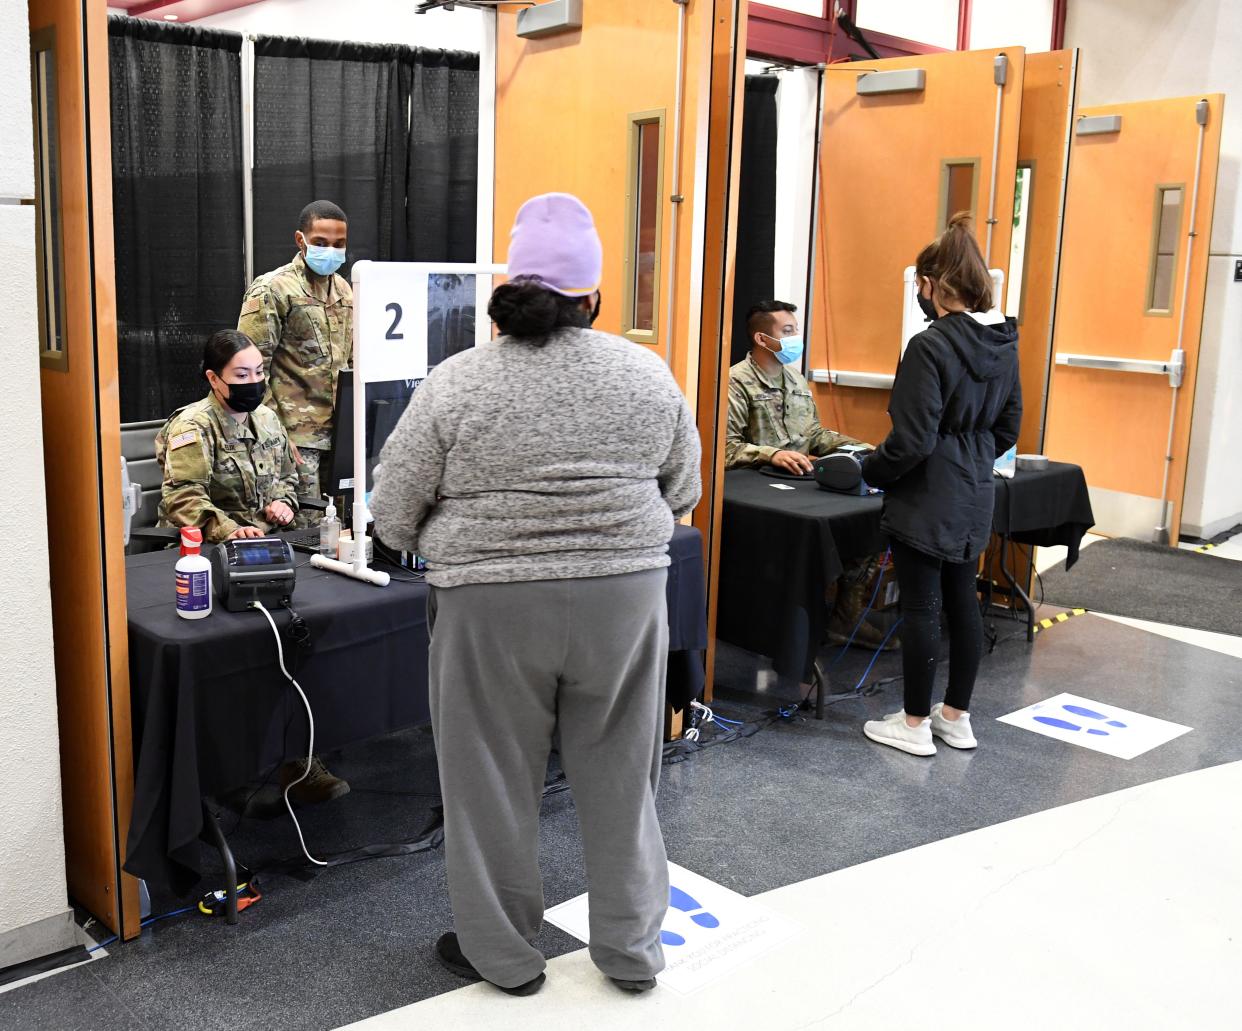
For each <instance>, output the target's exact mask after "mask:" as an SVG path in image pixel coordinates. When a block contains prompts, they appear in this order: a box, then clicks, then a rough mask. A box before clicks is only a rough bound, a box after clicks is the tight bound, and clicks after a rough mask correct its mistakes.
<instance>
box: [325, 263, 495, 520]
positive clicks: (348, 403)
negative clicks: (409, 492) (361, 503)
mask: <svg viewBox="0 0 1242 1031" xmlns="http://www.w3.org/2000/svg"><path fill="white" fill-rule="evenodd" d="M475 297H476V291H475V277H474V276H472V275H463V274H460V273H434V274H431V275H429V276H428V277H427V326H426V333H427V368H428V371H430V370H431V369H434V368H435V367H436V366H437V365H439V364H440V362H442V361H444V359H446V358H448V357H450V356H452V355H454V354H457V353H458V352H459V351H465V350H467V349H468V348H471V347H473V346H474V343H475V303H476V301H475ZM421 383H422V380H420V379H418V380H385V381H383V382H377V383H368V384H367V413H366V416H367V418H366V426H367V439H366V456H367V470H366V475H367V485H368V489H370V487H371V486H372V485H373V484H374V482H375V478H374V475H373V474H374V471H375V466H376V464H377V463H378V462H379V456H380V452H381V451H382V450H383V448H384V444H385V443H386V442H387V440H388V437H389V435H390V434H391V433H392V431H393V430H394V429H396V427H397V423H398V422H400V421H401V416H402V415H404V414H405V410H406V408H407V407H408V406H409V404H410V400H411V399H412V398H413V397H414V394H415V392H416V391H417V390H418V387H419V384H421ZM330 465H331V468H330V470H329V473H328V480H327V483H328V491H329V493H331V494H332V496H333V497H338V496H340V495H342V494H351V493H352V492H353V489H354V482H355V479H354V377H353V373H352V371H351V370H349V369H342V370H341V373H340V375H339V376H338V377H337V381H336V407H335V411H334V413H333V424H332V459H331V463H330Z"/></svg>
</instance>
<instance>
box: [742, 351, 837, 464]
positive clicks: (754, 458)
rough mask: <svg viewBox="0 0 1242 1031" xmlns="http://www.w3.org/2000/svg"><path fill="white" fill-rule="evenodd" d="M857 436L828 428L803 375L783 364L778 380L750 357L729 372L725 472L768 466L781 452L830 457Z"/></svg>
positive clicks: (777, 375) (777, 376)
mask: <svg viewBox="0 0 1242 1031" xmlns="http://www.w3.org/2000/svg"><path fill="white" fill-rule="evenodd" d="M856 443H858V441H856V440H854V438H853V437H847V436H846V435H845V434H844V433H837V432H836V431H835V430H826V429H824V427H823V426H821V425H820V422H819V412H818V411H817V410H816V408H815V398H814V397H812V396H811V388H810V387H809V386H807V382H806V380H805V379H803V378H802V375H801V373H799V372H797V371H795V370H794V369H791V368H790V367H789V366H788V365H786V366H782V368H781V370H780V372H778V373H777V374H776V376H775V377H773V376H771V375H769V374H768V373H766V372H764V371H763V369H761V368H760V367H759V364H758V362H756V361H755V360H754V358H752V357H751V356H750V355H747V356H746V357H745V358H744V359H743V360H742V361H740V362H738V363H737V364H736V365H735V366H733V368H731V369H730V370H729V421H728V426H727V429H726V431H725V468H726V469H739V468H742V467H744V466H755V465H768V464H769V463H770V462H771V461H772V456H773V455H775V454H776V452H778V451H800V452H802V454H804V455H826V454H828V452H829V451H831V450H832V449H833V448H837V447H840V446H841V445H842V444H856Z"/></svg>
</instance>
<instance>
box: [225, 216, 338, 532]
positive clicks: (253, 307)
mask: <svg viewBox="0 0 1242 1031" xmlns="http://www.w3.org/2000/svg"><path fill="white" fill-rule="evenodd" d="M346 232H347V226H346V219H345V212H343V211H342V210H341V209H340V208H339V207H337V206H336V205H335V204H333V203H332V202H331V201H326V200H317V201H313V202H312V203H310V204H308V205H306V207H304V208H303V209H302V214H301V215H300V216H299V218H298V228H297V232H295V233H294V234H293V240H294V243H295V244H297V248H298V254H297V256H296V257H294V259H293V261H291V262H290V263H289V264H288V265H283V266H281V267H280V268H278V269H276V270H275V271H273V272H268V273H266V274H265V275H262V276H258V277H257V278H256V279H255V281H254V282H253V283H251V284H250V289H249V290H247V291H246V296H245V297H244V298H243V300H242V309H241V317H240V318H239V319H238V320H237V328H238V329H240V330H241V331H242V332H243V333H245V334H246V335H247V336H249V337H250V339H251V340H253V341H254V342H255V344H256V345H257V346H258V348H259V350H260V351H262V352H263V358H264V360H265V363H266V368H265V371H266V373H267V379H268V383H269V384H270V387H271V389H270V391H269V393H268V396H267V398H266V402H267V404H268V405H270V406H271V407H272V408H273V409H275V411H276V414H277V415H279V416H280V421H281V422H282V423H283V424H284V427H285V430H286V431H287V432H288V434H289V441H290V443H292V444H293V454H294V457H295V459H296V461H297V466H298V495H299V497H309V498H318V497H322V496H323V495H324V494H325V493H327V487H328V485H327V484H326V483H325V482H324V477H325V476H327V475H328V471H329V469H330V466H331V461H330V458H331V449H332V412H333V406H334V404H335V402H336V377H337V374H338V373H339V372H340V370H341V369H342V368H343V367H345V366H347V365H348V364H349V362H350V359H351V357H352V355H353V332H354V294H353V290H351V289H350V286H349V284H348V283H347V282H346V281H345V280H344V279H343V278H342V277H341V276H338V275H337V274H336V270H337V269H339V268H340V267H341V265H343V264H344V262H345V247H346V242H347V240H346ZM318 520H319V514H318V512H314V511H311V512H306V511H303V512H299V513H298V519H297V525H298V526H312V525H314V524H315V523H316V522H318Z"/></svg>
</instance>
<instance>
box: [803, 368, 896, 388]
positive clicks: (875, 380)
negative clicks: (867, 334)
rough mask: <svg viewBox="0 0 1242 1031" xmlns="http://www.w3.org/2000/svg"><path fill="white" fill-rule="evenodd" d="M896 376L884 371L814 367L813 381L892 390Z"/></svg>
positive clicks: (838, 385)
mask: <svg viewBox="0 0 1242 1031" xmlns="http://www.w3.org/2000/svg"><path fill="white" fill-rule="evenodd" d="M894 378H895V377H893V376H887V375H885V374H884V373H882V372H848V371H846V370H845V369H812V370H811V382H812V383H831V384H832V385H833V386H837V387H864V388H866V389H868V390H892V389H893V380H894Z"/></svg>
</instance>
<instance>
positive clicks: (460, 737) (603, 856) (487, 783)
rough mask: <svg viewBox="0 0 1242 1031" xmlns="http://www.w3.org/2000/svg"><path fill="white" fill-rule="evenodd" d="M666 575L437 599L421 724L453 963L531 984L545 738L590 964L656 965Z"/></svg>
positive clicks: (432, 604) (632, 974)
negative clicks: (555, 763)
mask: <svg viewBox="0 0 1242 1031" xmlns="http://www.w3.org/2000/svg"><path fill="white" fill-rule="evenodd" d="M666 577H667V573H666V571H665V570H663V569H659V570H651V571H648V572H641V573H630V574H626V575H622V576H605V577H595V578H591V579H576V580H540V581H535V582H531V583H506V584H475V585H469V586H465V587H452V588H447V589H445V588H436V589H435V590H433V591H432V592H431V598H430V601H429V602H428V610H429V617H430V623H431V627H432V634H431V721H432V728H433V730H434V731H435V739H436V754H437V756H438V761H439V766H440V786H441V790H442V792H443V796H444V838H445V840H444V845H445V861H446V864H447V867H448V882H449V897H450V899H451V901H452V904H453V922H454V926H455V927H456V930H457V936H458V941H459V943H460V945H461V949H462V952H463V953H464V954H465V956H466V958H467V959H469V960H470V962H471V963H472V964H473V965H474V967H475V969H476V970H478V972H479V973H480V974H481V975H482V976H483V977H485V978H487V980H489V981H491V982H493V983H494V984H498V985H501V986H504V987H514V986H516V985H519V984H523V983H524V982H526V981H529V980H531V979H532V978H534V977H536V976H538V974H539V972H540V971H542V970H543V968H544V966H545V965H546V964H545V960H544V957H543V955H542V954H541V953H540V952H539V950H538V949H536V948H535V947H534V946H533V945H531V940H532V939H533V938H534V937H535V935H536V934H537V933H538V932H539V928H540V926H541V924H542V922H543V908H544V906H543V883H542V879H541V877H540V873H539V806H540V801H541V798H542V794H543V783H544V777H545V774H546V771H547V761H548V753H549V751H550V749H551V746H552V743H553V739H554V735H555V737H556V739H557V740H558V744H559V749H560V756H561V765H562V766H563V767H564V770H565V775H566V777H567V778H568V779H569V784H570V787H571V788H572V790H573V795H574V802H575V805H576V808H577V812H578V821H579V825H580V826H581V828H582V840H583V846H584V850H585V856H586V874H587V884H588V891H589V893H590V908H591V943H590V953H591V958H592V959H593V960H594V961H595V965H596V966H597V967H599V969H600V970H602V971H603V972H604V973H605V974H607V975H609V976H610V977H617V978H623V979H626V980H641V979H643V978H647V977H652V976H654V975H655V974H656V973H658V972H659V971H660V970H662V969H663V967H664V954H663V951H662V950H661V947H660V925H661V923H662V922H663V919H664V912H665V909H666V908H667V906H668V864H667V859H666V857H665V853H664V839H663V838H662V837H661V835H660V825H659V822H658V821H657V819H656V810H655V792H656V785H657V783H658V781H659V776H660V758H661V739H662V731H663V724H664V715H663V697H664V674H665V665H666V663H667V661H668V618H667V613H666V602H665V593H664V592H665V580H666Z"/></svg>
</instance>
